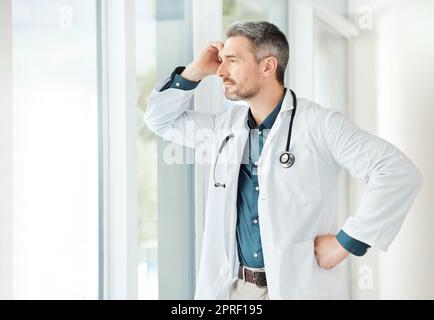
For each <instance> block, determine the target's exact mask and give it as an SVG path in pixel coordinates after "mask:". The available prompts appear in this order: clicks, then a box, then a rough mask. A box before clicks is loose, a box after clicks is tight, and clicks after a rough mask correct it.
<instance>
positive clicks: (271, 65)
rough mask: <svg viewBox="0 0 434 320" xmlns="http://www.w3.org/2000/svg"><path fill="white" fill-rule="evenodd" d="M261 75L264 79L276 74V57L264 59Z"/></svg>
mask: <svg viewBox="0 0 434 320" xmlns="http://www.w3.org/2000/svg"><path fill="white" fill-rule="evenodd" d="M262 62H263V65H262V73H263V75H264V77H271V76H273V75H274V74H275V73H276V69H277V59H276V57H273V56H270V57H266V58H265V59H264V60H263V61H262Z"/></svg>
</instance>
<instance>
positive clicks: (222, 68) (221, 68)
mask: <svg viewBox="0 0 434 320" xmlns="http://www.w3.org/2000/svg"><path fill="white" fill-rule="evenodd" d="M216 73H217V75H218V76H219V77H220V78H223V77H225V76H227V75H228V72H227V69H226V64H225V63H224V62H222V63H220V66H219V67H218V69H217V72H216Z"/></svg>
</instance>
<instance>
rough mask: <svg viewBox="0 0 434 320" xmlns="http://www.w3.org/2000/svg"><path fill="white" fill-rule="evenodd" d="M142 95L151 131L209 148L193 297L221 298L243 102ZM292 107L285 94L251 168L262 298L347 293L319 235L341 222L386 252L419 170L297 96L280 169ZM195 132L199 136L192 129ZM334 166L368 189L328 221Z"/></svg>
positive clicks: (228, 269) (232, 275)
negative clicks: (195, 104)
mask: <svg viewBox="0 0 434 320" xmlns="http://www.w3.org/2000/svg"><path fill="white" fill-rule="evenodd" d="M168 81H169V78H168V79H165V80H164V81H162V82H160V83H158V84H157V85H156V86H155V88H154V90H153V91H152V93H151V94H150V96H149V98H148V106H147V110H146V114H145V122H146V124H147V126H148V127H149V128H150V129H151V130H152V131H154V132H155V133H156V134H158V135H160V136H162V137H164V138H166V139H169V140H171V141H174V142H176V143H179V144H183V145H186V146H190V147H201V146H203V145H207V146H209V147H210V148H211V150H212V156H211V161H210V162H211V166H210V168H211V172H210V184H209V192H208V201H207V206H206V214H205V229H204V234H203V244H202V255H201V259H200V265H199V273H198V277H197V287H196V294H195V298H196V299H227V298H228V295H229V290H230V287H231V285H232V283H233V282H234V281H235V280H236V279H237V272H238V266H239V260H238V254H237V243H236V236H235V234H236V233H235V230H236V222H237V207H236V200H237V183H238V174H239V169H240V163H241V159H242V154H243V150H244V147H245V145H246V141H247V138H248V134H249V131H248V127H247V125H246V118H247V112H248V107H247V106H245V105H237V106H234V107H232V108H230V109H229V110H227V111H224V112H222V113H219V114H211V113H199V112H194V111H190V110H187V108H188V106H189V102H190V100H191V98H192V96H193V94H194V90H189V91H183V90H180V89H167V90H165V91H163V92H159V90H160V89H161V88H162V87H163V86H164V85H165V84H166V83H167V82H168ZM291 109H293V102H292V97H291V95H290V94H289V91H288V93H287V94H286V96H285V98H284V101H283V103H282V107H281V111H280V113H279V115H278V117H277V118H276V121H275V123H274V125H273V127H272V129H271V130H270V132H269V135H268V138H267V140H266V143H265V145H264V147H263V151H262V154H261V156H260V158H259V164H258V179H259V188H260V190H259V199H258V202H259V203H258V211H259V212H258V216H259V223H260V232H261V241H262V250H263V256H264V263H265V269H266V272H267V282H268V291H269V297H270V299H346V298H348V295H349V292H348V291H349V290H348V287H347V286H346V285H345V283H346V282H345V277H344V271H345V270H344V266H345V263H346V262H345V263H342V264H340V265H338V266H336V267H335V268H333V269H331V270H328V271H327V270H325V269H322V268H321V267H319V265H318V264H317V261H316V259H315V256H314V250H313V248H314V242H313V241H314V239H315V237H316V236H318V235H324V234H336V233H337V232H338V231H339V230H340V229H341V228H343V230H344V231H345V232H346V233H347V234H348V235H350V236H351V237H353V238H355V239H357V240H360V241H362V242H364V243H367V244H369V245H370V246H372V247H373V248H378V249H380V250H387V248H388V247H389V245H390V244H391V242H392V240H393V239H394V238H395V236H396V234H397V233H398V231H399V229H400V228H401V225H402V223H403V221H404V218H405V216H406V214H407V212H408V210H409V208H410V206H411V204H412V202H413V200H414V198H415V196H416V194H417V193H418V191H419V190H420V189H421V187H422V176H421V174H420V172H419V170H418V169H417V168H416V167H415V166H414V165H413V163H412V162H411V161H410V160H409V159H408V158H407V157H406V156H405V155H404V154H403V153H402V152H400V151H399V150H398V149H397V148H396V147H394V146H393V145H392V144H390V143H388V142H386V141H384V140H383V139H381V138H378V137H376V136H373V135H371V134H369V133H367V132H365V131H363V130H361V129H359V128H358V127H357V126H355V125H354V124H352V123H351V122H349V121H347V120H346V119H345V117H344V116H342V115H341V114H340V113H338V112H336V111H332V110H329V109H326V108H322V107H321V106H318V105H316V104H315V103H313V102H310V101H307V100H305V99H298V105H297V112H296V116H295V119H294V124H293V130H292V140H291V152H292V153H294V155H295V158H296V160H295V163H294V165H293V166H292V167H291V168H288V169H284V168H282V167H281V165H280V163H279V161H278V157H279V155H280V153H281V152H282V151H284V149H285V146H286V140H287V135H288V126H289V121H290V117H291ZM200 129H204V130H206V132H207V133H206V134H198V132H199V130H200ZM228 133H233V134H234V137H233V138H232V139H230V140H229V141H228V143H227V144H226V146H225V147H224V148H223V150H222V153H221V155H220V157H219V161H218V165H217V168H216V179H217V180H218V181H219V182H224V183H225V184H226V188H215V187H214V180H213V178H212V177H213V172H212V170H213V167H214V160H215V156H216V154H217V150H218V148H219V146H220V145H221V142H222V141H223V140H224V138H225V137H226V136H227V135H228ZM342 167H344V168H346V169H347V170H348V171H349V172H350V174H351V175H352V176H354V177H355V178H357V179H360V180H362V181H364V182H365V183H366V184H367V186H368V188H367V191H366V192H365V194H364V196H363V198H362V200H361V202H360V204H359V207H358V209H357V211H356V212H355V213H354V215H353V216H351V217H349V218H348V219H347V221H346V223H345V224H344V225H343V226H341V225H338V223H337V184H338V175H339V172H340V171H341V169H342Z"/></svg>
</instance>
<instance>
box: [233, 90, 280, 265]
mask: <svg viewBox="0 0 434 320" xmlns="http://www.w3.org/2000/svg"><path fill="white" fill-rule="evenodd" d="M286 92H287V89H286V88H285V94H286ZM285 94H284V97H285ZM282 102H283V98H282V99H281V100H280V102H279V103H278V105H277V106H276V107H275V108H274V110H273V111H272V112H271V113H270V114H269V115H268V116H267V117H266V118H265V120H264V121H263V122H262V123H261V124H260V125H259V126H258V125H257V124H256V122H255V119H254V118H253V115H252V113H251V111H250V109H249V112H248V116H247V125H248V127H249V128H250V134H249V138H248V143H247V145H246V148H245V150H244V155H243V161H242V163H241V166H240V173H239V176H238V196H237V211H238V219H237V229H236V230H237V231H236V232H237V244H238V258H239V260H240V264H241V265H243V266H247V267H251V268H262V267H264V256H263V253H262V244H261V234H260V229H259V219H258V196H259V184H258V171H257V170H258V167H257V162H258V159H259V157H260V155H261V153H262V149H263V147H264V144H265V141H266V140H267V137H268V133H269V131H270V130H271V128H272V127H273V124H274V122H275V120H276V118H277V115H278V114H279V112H280V109H281V107H282Z"/></svg>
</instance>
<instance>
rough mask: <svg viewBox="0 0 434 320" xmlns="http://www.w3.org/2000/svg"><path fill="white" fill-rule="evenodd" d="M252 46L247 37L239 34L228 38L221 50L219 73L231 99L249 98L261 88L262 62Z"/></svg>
mask: <svg viewBox="0 0 434 320" xmlns="http://www.w3.org/2000/svg"><path fill="white" fill-rule="evenodd" d="M250 48H251V47H250V41H249V40H248V39H247V38H245V37H241V36H237V37H231V38H229V39H228V40H226V42H225V44H224V47H223V49H222V50H221V51H220V59H221V61H222V63H221V64H220V67H219V68H218V70H217V75H218V76H219V77H221V79H222V80H223V83H224V87H225V96H226V98H227V99H229V100H232V101H239V100H248V99H250V98H253V97H254V96H256V95H257V94H258V92H259V90H260V88H261V77H260V72H259V71H260V64H258V63H257V62H256V60H255V57H254V55H253V54H252V52H251V51H250V50H249V49H250Z"/></svg>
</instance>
